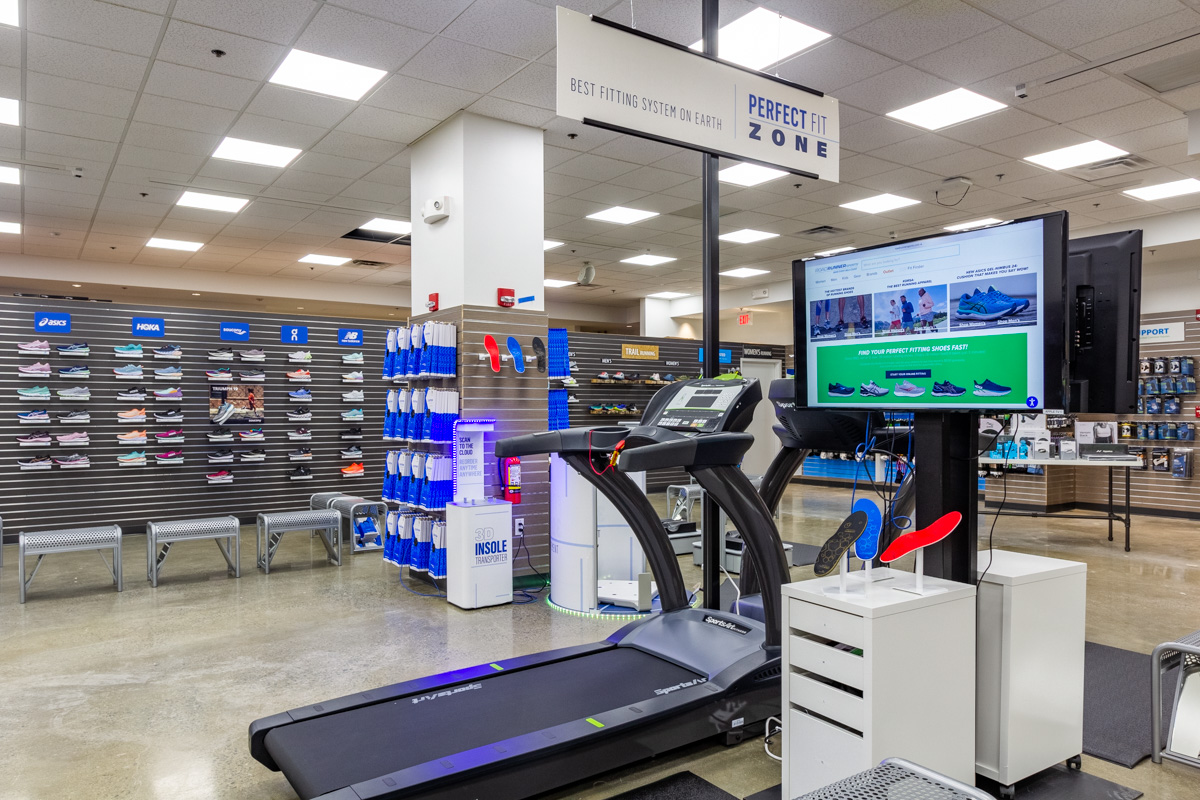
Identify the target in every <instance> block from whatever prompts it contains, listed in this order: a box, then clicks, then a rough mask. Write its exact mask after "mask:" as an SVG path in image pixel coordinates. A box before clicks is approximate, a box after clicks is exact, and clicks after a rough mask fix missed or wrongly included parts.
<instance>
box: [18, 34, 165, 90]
mask: <svg viewBox="0 0 1200 800" xmlns="http://www.w3.org/2000/svg"><path fill="white" fill-rule="evenodd" d="M25 41H26V65H27V68H28V69H30V70H32V71H34V72H44V73H46V74H48V75H58V76H59V77H62V78H72V79H74V80H78V81H86V82H88V83H99V84H103V85H104V86H115V87H117V88H119V89H131V90H136V89H137V88H138V87H139V86H141V83H142V76H143V75H145V73H146V66H147V64H148V63H149V59H146V58H143V57H141V56H135V55H130V54H129V53H118V52H116V51H113V50H104V49H102V48H99V47H90V46H88V45H84V44H78V43H76V42H64V41H63V40H62V39H51V38H49V37H47V36H39V35H38V34H36V33H27V34H25Z"/></svg>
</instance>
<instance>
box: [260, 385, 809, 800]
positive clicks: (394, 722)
mask: <svg viewBox="0 0 1200 800" xmlns="http://www.w3.org/2000/svg"><path fill="white" fill-rule="evenodd" d="M761 398H762V391H761V389H760V387H759V384H758V382H757V381H754V380H732V381H724V380H692V381H681V382H678V383H675V384H672V385H670V386H667V387H664V388H663V389H661V390H660V391H659V392H658V393H657V394H656V395H655V396H654V397H653V398H652V399H651V401H650V403H649V404H648V405H647V408H646V412H645V414H644V415H643V417H642V422H643V425H642V426H640V427H637V428H634V429H632V430H631V429H628V428H607V427H606V428H594V429H568V430H561V431H552V432H546V433H541V434H534V435H531V436H520V437H515V438H513V439H505V440H502V441H500V442H497V444H496V455H497V456H498V457H501V458H503V457H507V456H521V455H529V454H534V453H547V452H556V453H559V454H560V455H562V457H563V458H565V459H567V460H568V462H569V463H571V465H572V466H573V467H574V468H575V469H577V470H579V472H580V474H582V475H583V476H584V477H585V478H587V479H588V480H589V481H590V482H591V483H592V484H593V485H594V486H596V487H597V489H599V490H600V491H601V492H603V493H604V494H605V496H607V497H608V498H609V499H610V500H611V501H612V502H613V503H614V505H615V506H616V507H617V509H619V510H620V511H621V513H622V514H624V515H625V517H626V519H628V521H629V523H630V525H631V527H632V528H633V530H634V531H635V533H636V534H637V536H638V539H639V541H640V542H641V544H642V547H643V549H644V551H645V553H646V558H647V560H648V562H649V564H650V568H651V570H652V572H653V573H654V577H655V579H656V581H657V582H658V588H659V597H660V601H661V606H662V611H661V613H658V614H654V615H651V616H648V617H646V618H644V619H641V620H639V621H637V622H633V623H631V624H629V625H627V626H625V627H624V628H622V629H621V630H619V631H617V632H616V633H614V634H613V635H612V636H610V637H609V638H608V639H607V640H606V641H603V642H597V643H595V644H590V645H582V646H578V647H569V648H563V649H560V650H552V651H549V652H545V653H539V654H536V655H531V656H524V657H520V658H512V659H506V660H502V661H496V662H494V663H488V664H482V665H478V666H474V667H468V668H466V669H461V670H455V671H453V672H446V673H442V674H440V675H433V676H430V677H427V678H419V679H417V680H412V681H407V682H405V683H399V684H394V685H392V686H385V687H382V688H380V689H373V690H371V691H368V692H363V693H361V694H356V695H351V696H347V697H342V698H338V699H336V700H331V701H328V702H325V703H319V704H317V705H311V706H305V707H303V708H297V709H294V710H292V711H288V712H285V713H282V714H276V715H274V716H272V717H267V718H264V719H261V720H258V721H256V722H255V723H254V724H252V725H251V726H250V752H251V754H252V755H253V756H254V758H256V759H257V760H258V761H260V762H262V763H263V764H265V765H266V766H268V767H269V768H271V769H273V770H281V771H282V772H283V773H284V775H285V776H286V777H287V779H288V781H289V783H291V785H292V787H293V788H294V789H295V790H296V792H297V794H299V795H300V797H302V798H304V799H305V800H310V799H311V798H323V799H324V800H367V798H371V799H372V800H377V799H382V798H413V797H419V798H456V799H459V798H461V799H468V798H469V799H472V800H473V799H474V798H488V800H517V799H518V798H525V797H530V796H532V795H535V794H538V793H540V792H545V791H547V790H550V789H553V788H555V787H558V786H562V785H565V784H567V783H571V782H573V781H577V780H580V779H581V778H586V777H588V776H590V775H595V774H598V773H600V772H603V771H606V770H609V769H613V768H616V767H620V766H623V765H626V764H630V763H633V762H635V761H639V760H641V759H645V758H649V757H651V756H654V755H655V754H658V753H662V752H666V751H668V750H671V749H674V748H676V747H680V746H682V745H686V744H689V743H692V742H696V741H699V740H702V739H705V738H708V737H713V736H718V735H724V736H725V737H726V738H727V740H734V741H736V740H737V739H738V738H740V736H741V735H742V733H743V732H745V731H748V730H749V731H754V730H756V729H758V728H759V727H760V725H759V723H762V722H763V721H765V720H766V718H767V717H768V716H770V715H772V714H778V713H779V702H780V701H779V697H780V695H779V680H780V678H779V675H780V661H779V643H780V630H779V622H780V613H779V612H780V602H781V593H780V587H781V585H782V583H783V581H784V580H785V578H786V576H787V564H786V563H785V561H784V552H783V547H782V545H781V544H780V542H779V536H778V533H777V532H776V531H775V527H774V524H773V522H772V520H771V516H770V514H769V513H768V511H767V509H766V507H765V505H764V504H763V502H762V500H761V498H760V497H759V496H758V494H757V493H756V492H755V491H754V490H753V488H752V487H751V485H750V483H749V481H748V480H747V479H746V477H745V476H744V475H743V474H742V473H741V471H740V469H738V467H737V464H738V463H739V462H740V461H741V459H742V457H743V455H744V454H745V452H746V451H747V450H748V449H749V447H750V445H751V444H752V442H753V436H752V435H751V434H748V433H742V432H739V431H744V429H745V428H746V426H747V425H748V424H749V422H750V419H751V417H752V416H753V413H754V407H755V406H756V405H757V404H758V402H759V401H760V400H761ZM614 453H616V454H617V457H616V458H615V459H614V458H613V455H614ZM613 461H615V462H616V466H615V468H614V467H613V466H612V462H613ZM666 467H683V468H684V469H686V470H687V471H688V472H689V473H691V474H692V475H693V476H694V477H695V479H696V480H697V481H698V482H699V483H700V484H701V485H702V486H704V488H705V489H706V490H707V491H708V492H709V496H710V497H713V498H714V499H715V500H716V501H717V502H718V503H719V504H721V505H722V507H723V508H724V510H725V512H726V513H727V514H728V515H729V516H730V518H731V519H733V520H734V522H735V523H736V524H737V526H738V529H739V530H741V531H742V532H743V536H744V537H745V540H746V547H747V550H748V552H749V555H750V558H751V560H752V561H753V563H754V566H755V570H756V573H757V575H758V577H759V580H760V582H761V584H762V587H763V604H764V609H763V610H764V613H765V619H766V620H767V622H766V623H762V622H758V621H756V620H752V619H749V618H747V617H741V616H738V615H736V614H733V613H729V612H723V611H706V610H703V609H696V608H691V607H690V606H689V604H688V599H687V593H686V591H685V590H684V583H683V578H682V575H681V573H680V571H679V563H678V561H677V560H676V557H675V555H674V553H673V551H672V548H671V544H670V541H669V539H668V538H667V535H666V532H665V531H664V530H663V527H662V523H661V522H660V521H659V519H658V515H657V513H656V512H655V509H654V507H653V506H652V505H651V504H650V501H649V500H648V499H647V498H646V497H645V495H644V494H643V493H642V492H641V491H640V490H638V489H637V487H636V485H635V484H634V483H633V481H632V480H630V479H629V477H628V476H627V475H626V474H625V473H626V471H630V472H637V471H642V470H649V469H662V468H666Z"/></svg>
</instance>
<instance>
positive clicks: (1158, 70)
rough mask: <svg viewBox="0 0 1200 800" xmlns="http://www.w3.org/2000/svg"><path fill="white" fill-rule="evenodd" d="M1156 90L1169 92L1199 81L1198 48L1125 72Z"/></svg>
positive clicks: (1199, 56) (1199, 61)
mask: <svg viewBox="0 0 1200 800" xmlns="http://www.w3.org/2000/svg"><path fill="white" fill-rule="evenodd" d="M1125 74H1126V75H1128V76H1129V77H1131V78H1133V79H1134V80H1135V81H1137V82H1138V83H1140V84H1142V85H1143V86H1149V87H1150V88H1151V89H1153V90H1154V91H1156V92H1169V91H1171V90H1172V89H1179V88H1181V87H1184V86H1191V85H1192V84H1193V83H1197V82H1200V50H1193V51H1192V52H1190V53H1184V54H1183V55H1178V56H1173V57H1171V58H1164V59H1163V60H1162V61H1155V62H1154V63H1153V64H1146V65H1145V66H1142V67H1138V68H1137V69H1131V70H1129V72H1126V73H1125Z"/></svg>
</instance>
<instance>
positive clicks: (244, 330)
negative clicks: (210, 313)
mask: <svg viewBox="0 0 1200 800" xmlns="http://www.w3.org/2000/svg"><path fill="white" fill-rule="evenodd" d="M249 339H250V326H249V325H247V324H246V323H244V322H222V323H221V340H222V341H226V342H245V341H249Z"/></svg>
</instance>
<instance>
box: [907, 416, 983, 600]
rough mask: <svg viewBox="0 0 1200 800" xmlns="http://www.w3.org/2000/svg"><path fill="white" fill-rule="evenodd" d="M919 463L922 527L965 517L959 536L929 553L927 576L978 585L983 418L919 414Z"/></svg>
mask: <svg viewBox="0 0 1200 800" xmlns="http://www.w3.org/2000/svg"><path fill="white" fill-rule="evenodd" d="M913 418H914V419H913V455H914V456H915V457H916V461H917V473H916V478H917V512H916V517H917V519H916V527H917V528H924V527H925V526H927V525H929V524H930V523H932V522H933V521H934V520H936V519H938V518H939V517H941V516H942V515H943V514H946V513H948V512H950V511H959V512H962V515H963V521H962V523H961V524H959V526H958V528H957V529H956V530H955V531H954V533H952V534H950V535H949V536H947V537H946V538H945V539H943V540H942V541H940V542H938V543H937V544H934V545H930V546H929V547H926V548H925V574H926V575H932V576H933V577H935V578H945V579H947V580H951V581H958V582H959V583H975V567H976V561H977V558H976V550H977V548H978V546H979V472H978V469H979V465H978V458H977V455H976V454H977V450H976V448H977V447H978V446H979V445H978V441H977V440H978V439H979V435H978V434H979V413H978V412H975V411H971V412H962V411H918V412H916V413H915V414H914V415H913Z"/></svg>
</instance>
